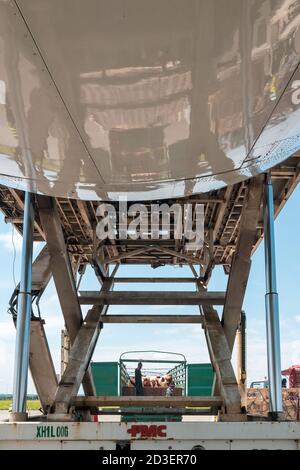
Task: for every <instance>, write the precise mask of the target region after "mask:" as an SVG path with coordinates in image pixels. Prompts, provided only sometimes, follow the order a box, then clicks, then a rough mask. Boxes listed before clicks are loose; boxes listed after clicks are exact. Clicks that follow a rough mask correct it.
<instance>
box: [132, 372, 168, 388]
mask: <svg viewBox="0 0 300 470" xmlns="http://www.w3.org/2000/svg"><path fill="white" fill-rule="evenodd" d="M142 379H143V387H150V388H168V386H169V385H170V384H171V382H172V375H171V374H166V375H162V376H161V375H157V376H144V377H143V378H142ZM134 385H135V380H134V377H130V378H129V380H128V386H129V387H134Z"/></svg>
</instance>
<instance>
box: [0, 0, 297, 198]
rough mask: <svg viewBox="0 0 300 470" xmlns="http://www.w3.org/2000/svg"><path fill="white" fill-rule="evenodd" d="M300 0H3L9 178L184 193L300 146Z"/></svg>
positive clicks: (1, 91) (1, 139) (41, 187)
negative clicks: (299, 66) (299, 65)
mask: <svg viewBox="0 0 300 470" xmlns="http://www.w3.org/2000/svg"><path fill="white" fill-rule="evenodd" d="M299 60H300V0H276V1H275V0H255V1H251V2H250V1H249V0H188V1H186V0H151V1H149V0H109V1H108V0H16V1H12V0H0V183H1V184H4V185H7V186H12V187H15V188H20V189H26V190H30V191H32V192H37V193H41V194H48V195H52V196H61V197H70V198H80V199H88V200H116V199H118V197H119V196H122V195H124V196H125V195H126V196H127V198H128V199H129V200H150V199H162V198H173V197H183V196H187V195H191V194H196V193H201V192H207V191H210V190H214V189H218V188H221V187H223V186H225V185H228V184H233V183H236V182H238V181H241V180H243V179H246V178H249V177H251V176H254V175H256V174H258V173H261V172H264V171H266V170H267V169H269V168H271V167H272V166H274V165H276V164H278V163H280V162H281V161H283V160H284V159H286V158H287V157H289V156H290V155H291V154H293V153H294V152H296V151H297V150H298V149H299V148H300V70H299V68H298V64H299Z"/></svg>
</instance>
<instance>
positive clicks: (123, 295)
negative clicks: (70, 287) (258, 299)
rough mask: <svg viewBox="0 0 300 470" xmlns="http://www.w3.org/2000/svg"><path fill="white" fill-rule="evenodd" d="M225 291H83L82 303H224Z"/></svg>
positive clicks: (81, 294) (80, 299) (80, 298)
mask: <svg viewBox="0 0 300 470" xmlns="http://www.w3.org/2000/svg"><path fill="white" fill-rule="evenodd" d="M224 301H225V293H224V292H186V291H182V292H178V291H177V292H172V291H171V292H157V291H145V292H139V291H115V292H96V291H81V292H80V297H79V302H80V304H81V305H100V304H106V305H223V304H224Z"/></svg>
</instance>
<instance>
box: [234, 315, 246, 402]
mask: <svg viewBox="0 0 300 470" xmlns="http://www.w3.org/2000/svg"><path fill="white" fill-rule="evenodd" d="M236 343H237V382H238V386H239V390H240V394H241V402H242V407H245V408H246V407H247V383H246V380H247V372H246V314H245V312H244V311H243V310H242V312H241V321H240V325H239V328H238V330H237V333H236Z"/></svg>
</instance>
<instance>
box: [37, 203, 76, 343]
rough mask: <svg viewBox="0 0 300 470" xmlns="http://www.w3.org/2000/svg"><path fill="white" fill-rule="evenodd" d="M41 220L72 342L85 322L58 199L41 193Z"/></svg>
mask: <svg viewBox="0 0 300 470" xmlns="http://www.w3.org/2000/svg"><path fill="white" fill-rule="evenodd" d="M37 200H38V208H39V214H40V220H41V223H42V226H43V230H44V233H45V238H46V242H47V246H48V250H49V254H50V266H51V271H52V274H53V279H54V283H55V287H56V291H57V295H58V298H59V303H60V306H61V309H62V313H63V316H64V319H65V324H66V328H67V330H68V333H69V335H70V340H71V343H72V342H73V341H74V340H75V338H76V335H77V332H78V330H79V328H80V325H81V323H82V314H81V308H80V305H79V302H78V297H77V292H76V286H75V281H74V276H73V272H72V266H71V263H70V258H69V254H68V252H67V248H66V245H65V240H64V235H63V231H62V226H61V222H60V219H59V215H58V211H57V207H56V204H55V201H54V199H53V198H51V197H47V196H38V197H37Z"/></svg>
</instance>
